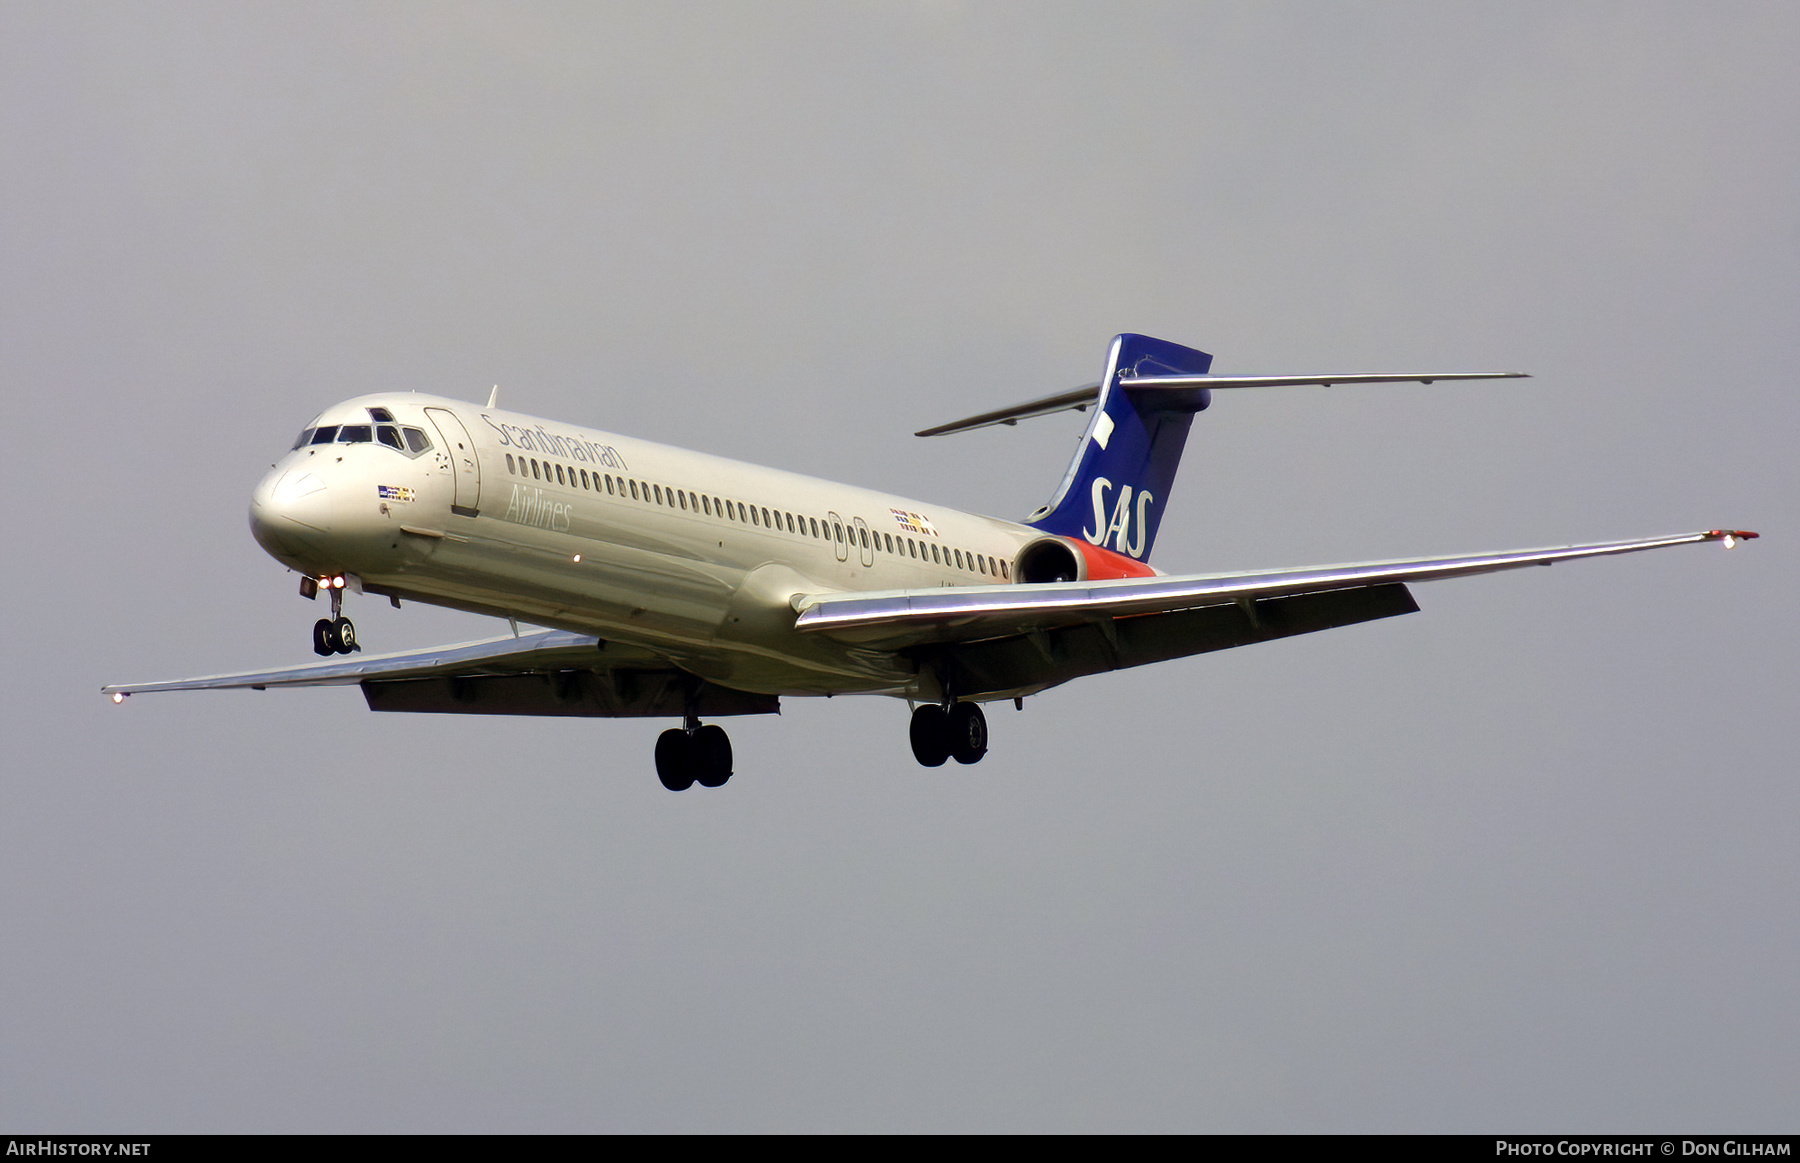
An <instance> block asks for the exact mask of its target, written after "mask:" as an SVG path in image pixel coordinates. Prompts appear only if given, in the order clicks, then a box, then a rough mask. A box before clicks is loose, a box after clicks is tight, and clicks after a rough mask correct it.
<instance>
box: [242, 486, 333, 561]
mask: <svg viewBox="0 0 1800 1163" xmlns="http://www.w3.org/2000/svg"><path fill="white" fill-rule="evenodd" d="M250 532H251V533H252V534H253V535H254V536H255V537H256V540H257V543H258V544H260V545H261V546H262V547H263V548H264V549H266V550H268V551H269V552H270V553H272V554H274V555H275V556H277V557H281V556H283V555H284V554H287V553H291V552H293V551H294V550H296V549H302V548H304V547H305V545H306V543H307V542H308V541H309V540H311V539H313V538H316V537H318V536H319V535H321V534H325V533H329V532H331V490H330V489H328V488H327V487H326V485H325V482H324V481H322V480H320V479H319V478H318V477H317V476H315V475H314V474H313V473H310V472H307V471H305V470H304V469H275V470H274V471H272V472H270V473H269V474H268V475H267V476H265V477H263V479H262V480H261V481H259V482H257V485H256V488H255V489H254V490H253V491H252V492H251V494H250Z"/></svg>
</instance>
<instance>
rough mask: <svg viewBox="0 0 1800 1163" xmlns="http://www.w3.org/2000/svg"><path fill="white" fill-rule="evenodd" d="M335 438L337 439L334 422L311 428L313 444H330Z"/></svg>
mask: <svg viewBox="0 0 1800 1163" xmlns="http://www.w3.org/2000/svg"><path fill="white" fill-rule="evenodd" d="M336 439H337V425H335V424H329V425H326V426H325V427H323V428H315V429H313V438H312V442H313V443H314V444H330V443H331V442H332V441H333V440H336Z"/></svg>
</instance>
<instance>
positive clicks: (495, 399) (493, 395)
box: [488, 384, 500, 408]
mask: <svg viewBox="0 0 1800 1163" xmlns="http://www.w3.org/2000/svg"><path fill="white" fill-rule="evenodd" d="M499 406H500V385H499V384H495V385H494V390H493V391H491V392H489V393H488V407H490V408H498V407H499Z"/></svg>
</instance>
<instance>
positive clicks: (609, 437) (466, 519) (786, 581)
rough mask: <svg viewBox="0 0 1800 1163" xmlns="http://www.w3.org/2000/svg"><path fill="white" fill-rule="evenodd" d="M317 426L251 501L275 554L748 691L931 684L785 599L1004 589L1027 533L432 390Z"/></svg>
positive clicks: (303, 568) (346, 406)
mask: <svg viewBox="0 0 1800 1163" xmlns="http://www.w3.org/2000/svg"><path fill="white" fill-rule="evenodd" d="M386 417H391V420H388V419H384V418H386ZM343 426H351V427H352V433H351V439H350V441H349V442H345V441H343V440H342V439H339V437H341V436H342V435H343V434H342V432H341V429H342V427H343ZM384 428H385V429H387V431H382V429H384ZM408 428H410V429H413V430H414V433H413V434H410V435H409V434H406V433H405V429H408ZM324 429H339V430H340V431H339V432H338V433H337V434H335V435H332V436H330V437H329V438H328V439H329V442H322V443H306V444H301V445H299V446H297V447H295V448H294V449H293V450H292V451H291V452H289V453H287V454H286V455H285V456H283V457H282V458H281V460H279V461H278V462H277V463H276V464H275V466H274V467H273V469H272V470H271V471H270V472H269V474H268V475H267V476H265V477H264V478H263V480H262V481H261V482H260V483H259V484H258V485H257V486H256V490H255V492H254V493H253V495H252V498H251V503H250V522H251V528H252V530H253V532H254V533H255V535H256V539H257V540H258V542H260V543H261V544H262V545H263V547H264V548H265V549H267V550H268V551H269V553H270V554H272V555H273V556H274V557H275V558H277V559H278V560H280V561H281V562H282V563H284V564H286V565H288V566H289V567H291V568H293V569H295V570H298V571H300V572H302V573H305V574H308V575H310V576H313V577H324V576H329V575H334V574H347V575H351V577H352V578H353V579H354V580H353V584H359V585H360V588H362V589H363V590H365V591H369V592H373V593H377V594H388V595H392V596H395V597H398V598H408V599H413V600H418V601H423V602H428V603H432V604H436V605H444V606H451V607H455V608H458V609H465V610H472V611H477V612H481V613H486V614H493V615H499V616H505V617H514V618H518V619H523V620H526V621H529V622H532V623H536V624H539V625H543V626H550V627H555V628H559V629H566V630H574V631H578V632H581V633H588V634H594V635H596V636H598V637H600V638H601V639H603V640H605V641H606V642H607V643H608V644H609V646H612V647H614V648H622V649H636V650H639V651H641V652H643V653H644V654H646V655H649V656H655V657H659V658H663V659H667V660H669V661H672V662H674V663H675V664H677V665H679V666H681V667H683V668H685V669H687V670H689V671H692V672H693V673H695V674H698V675H701V676H702V677H705V678H708V679H711V680H713V681H715V682H718V683H721V684H725V685H729V686H732V687H735V688H738V689H741V690H748V691H755V692H759V693H766V694H819V693H831V692H851V691H862V692H888V693H893V694H898V695H916V696H920V697H924V698H935V697H937V695H938V691H937V688H936V682H935V679H934V678H933V677H932V676H931V675H930V674H929V673H923V674H922V673H920V668H919V667H918V666H917V665H916V664H915V663H914V662H913V661H912V660H911V659H909V658H907V657H904V656H902V655H899V654H896V653H893V652H889V651H880V650H870V649H865V648H856V647H849V646H845V645H843V644H841V643H836V642H833V641H830V640H829V639H825V638H821V637H819V636H817V635H807V634H802V633H799V632H797V631H795V629H794V610H793V607H792V604H791V601H792V598H793V597H794V596H795V595H797V594H803V593H811V594H817V593H829V592H833V591H840V592H841V591H882V590H900V589H920V588H926V587H936V586H971V585H1004V584H1008V583H1009V582H1010V581H1011V580H1012V573H1013V569H1014V563H1015V562H1016V561H1017V559H1018V556H1019V554H1020V552H1021V550H1023V549H1024V548H1025V547H1026V546H1027V545H1029V544H1031V543H1033V542H1037V541H1042V540H1044V536H1045V535H1044V534H1043V533H1041V532H1039V531H1037V530H1034V529H1031V528H1029V527H1027V526H1024V525H1019V524H1016V523H1013V522H1009V521H1001V520H996V519H994V518H991V517H982V516H978V515H975V514H970V513H963V512H959V511H957V510H954V509H945V508H940V507H937V506H928V505H925V504H923V503H921V502H918V501H913V500H909V499H906V498H903V497H896V496H890V495H888V494H885V493H879V492H875V491H872V490H869V489H862V488H856V487H853V486H850V485H841V484H834V483H832V482H829V481H823V480H817V479H814V478H811V477H805V476H800V475H798V474H795V473H789V472H782V471H780V470H777V469H772V468H763V467H760V466H757V465H751V464H744V463H740V462H738V461H732V460H726V459H724V458H722V457H716V456H707V455H705V454H702V453H698V452H690V451H686V450H683V449H678V448H671V447H668V446H666V445H660V444H653V443H650V442H648V441H642V440H633V439H631V438H629V437H624V436H618V435H614V434H612V433H606V432H599V431H595V430H592V429H585V428H578V427H575V426H573V425H568V424H561V423H555V422H552V421H548V420H540V419H538V418H536V417H532V416H524V415H520V414H517V413H513V412H505V411H501V410H499V409H496V408H479V407H476V406H474V405H471V404H468V403H466V402H463V401H458V400H450V399H445V398H442V397H437V396H427V395H419V394H415V393H387V394H381V395H373V396H364V397H360V398H358V399H354V400H349V401H346V402H345V403H342V404H338V405H336V406H334V407H332V408H329V409H327V410H326V411H325V412H324V413H322V414H321V415H320V416H319V417H318V419H316V420H314V421H313V423H312V424H311V425H309V426H308V432H309V433H315V434H317V433H319V432H320V431H322V430H324ZM365 429H366V431H365ZM419 433H422V434H423V435H424V437H425V440H424V441H421V440H420V439H419V437H418V435H417V434H419ZM384 441H385V442H384ZM426 442H428V443H429V447H421V445H423V444H425V443H426Z"/></svg>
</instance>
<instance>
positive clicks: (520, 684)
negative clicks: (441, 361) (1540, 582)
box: [105, 335, 1756, 791]
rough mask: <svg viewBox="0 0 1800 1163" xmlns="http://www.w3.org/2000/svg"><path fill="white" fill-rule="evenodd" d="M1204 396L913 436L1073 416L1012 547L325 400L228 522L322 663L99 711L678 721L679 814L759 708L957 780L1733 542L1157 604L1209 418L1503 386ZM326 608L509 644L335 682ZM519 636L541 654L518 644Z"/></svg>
mask: <svg viewBox="0 0 1800 1163" xmlns="http://www.w3.org/2000/svg"><path fill="white" fill-rule="evenodd" d="M1211 369H1212V356H1210V355H1208V354H1207V353H1205V352H1203V351H1196V350H1194V349H1192V348H1188V347H1181V346H1178V345H1176V344H1173V343H1167V342H1164V341H1162V340H1157V339H1151V338H1149V337H1147V336H1142V335H1121V336H1118V337H1117V338H1116V339H1114V340H1113V344H1112V350H1111V353H1110V354H1109V355H1108V357H1107V364H1106V374H1105V376H1104V377H1103V378H1102V379H1101V380H1100V382H1098V383H1095V384H1088V385H1086V386H1085V387H1081V388H1076V389H1075V390H1073V391H1069V392H1063V393H1061V394H1058V395H1054V396H1048V397H1045V398H1043V399H1040V400H1034V401H1032V402H1030V403H1027V404H1020V405H1017V406H1015V407H1011V408H1003V409H1000V410H998V411H993V412H987V413H983V414H982V415H979V416H972V417H970V418H968V419H966V420H961V421H958V422H956V423H954V424H945V425H942V426H941V427H937V428H930V429H927V430H925V431H924V432H921V433H918V435H920V436H935V435H941V434H944V433H950V432H960V431H965V430H967V429H971V428H979V427H983V426H986V425H990V424H1016V423H1017V422H1018V421H1020V420H1022V419H1025V418H1027V417H1032V416H1042V415H1047V414H1049V413H1052V412H1059V411H1063V410H1066V409H1075V410H1080V411H1086V410H1088V409H1090V408H1091V409H1092V414H1091V415H1090V417H1089V419H1088V425H1087V431H1086V434H1085V435H1084V436H1083V438H1082V441H1081V445H1080V447H1079V448H1078V449H1077V451H1076V453H1075V459H1074V460H1073V462H1071V463H1070V465H1069V468H1068V471H1067V472H1066V473H1064V475H1063V479H1062V483H1061V484H1060V485H1058V486H1057V489H1056V492H1055V495H1054V496H1052V497H1051V498H1050V500H1049V502H1048V503H1047V504H1045V505H1044V506H1043V507H1042V508H1040V509H1038V510H1037V511H1036V512H1035V513H1032V514H1031V515H1030V516H1029V517H1026V518H1025V519H1024V520H1023V521H1005V520H1001V519H999V518H995V517H983V516H980V515H978V514H974V513H963V512H958V511H956V510H954V509H946V508H942V507H939V506H936V505H929V504H926V503H925V502H923V501H915V500H910V499H908V498H905V497H895V496H889V495H887V494H885V493H878V492H873V491H871V490H869V489H861V488H856V487H854V486H851V485H839V484H833V483H831V482H829V481H822V480H815V479H812V478H810V477H804V476H798V475H796V474H794V473H790V472H782V471H780V470H778V469H772V468H760V467H757V466H755V465H749V464H742V463H739V462H737V461H732V460H725V459H722V458H720V457H716V456H706V455H703V454H701V453H697V452H686V451H683V450H681V449H677V448H669V447H665V446H663V445H660V444H650V443H646V442H644V441H641V440H631V439H628V438H626V437H623V436H615V435H612V434H610V433H606V432H598V431H594V430H592V429H588V428H578V427H575V426H573V425H569V424H561V423H555V422H552V421H549V420H539V419H536V418H534V417H531V416H521V415H518V414H516V413H512V412H506V411H502V410H500V409H499V408H497V407H495V403H496V402H497V401H496V400H495V399H494V398H490V399H489V402H488V406H487V407H486V408H477V407H474V406H472V405H470V404H467V403H464V402H462V401H458V400H450V399H444V398H441V397H437V396H427V395H419V394H415V393H383V394H380V395H372V396H362V397H359V398H357V399H354V400H347V401H345V402H344V403H341V404H337V405H334V406H333V407H330V408H327V409H326V410H325V411H324V412H322V413H320V415H319V416H318V417H317V418H316V419H314V420H313V421H312V422H311V423H310V424H308V425H307V426H306V428H305V430H304V431H303V432H301V433H300V438H299V439H298V440H296V441H295V442H294V446H293V448H292V449H290V450H289V451H288V453H287V455H286V456H284V457H282V458H281V460H280V461H278V462H277V463H276V464H275V465H274V466H273V468H272V469H271V471H270V472H269V474H268V475H267V476H265V477H264V478H263V479H262V481H261V482H260V483H259V484H258V485H257V486H256V490H255V492H253V493H252V494H251V498H250V528H251V531H252V533H254V534H255V536H256V540H257V541H258V542H259V543H261V545H262V547H263V548H264V549H266V550H267V551H268V552H269V553H270V554H271V555H272V556H273V557H274V558H275V559H276V560H277V561H280V562H281V563H282V564H284V565H287V566H289V567H290V568H291V569H293V570H295V571H297V572H298V573H299V574H300V575H301V580H300V593H301V595H302V596H303V597H306V598H309V599H316V598H317V597H318V595H319V592H320V591H321V590H322V591H324V592H325V593H326V594H327V595H328V597H329V599H330V602H331V617H329V618H321V619H319V621H318V622H317V623H316V624H315V625H314V626H313V649H314V651H316V652H317V653H318V654H320V655H324V656H327V661H323V662H316V663H311V664H307V665H302V666H294V667H289V668H287V669H283V670H268V671H260V672H256V673H250V674H229V675H217V676H214V677H210V678H197V679H188V680H185V681H178V682H153V683H127V684H120V685H118V686H109V687H106V688H105V690H106V692H107V693H109V694H111V695H112V696H113V698H114V700H115V701H120V700H123V699H124V698H125V696H127V695H131V694H136V693H140V692H144V691H173V690H208V689H215V688H227V687H249V688H251V689H253V690H263V689H266V688H268V687H290V686H329V685H338V684H341V685H348V684H351V683H355V684H357V685H358V686H360V687H361V688H362V693H363V697H364V698H365V699H366V700H368V704H369V707H370V708H371V709H372V710H377V711H448V712H459V713H464V714H490V715H592V716H599V717H613V716H667V717H672V718H679V719H680V720H681V726H680V727H675V728H671V729H669V730H667V731H664V732H663V733H662V735H661V736H660V737H659V738H658V739H657V742H656V773H657V775H658V776H659V777H660V778H661V780H662V782H663V784H664V786H666V787H668V788H670V789H672V790H675V791H681V790H684V789H686V788H688V787H691V786H692V785H693V784H695V783H699V784H701V785H702V786H704V787H718V786H720V785H721V784H723V783H724V782H725V781H726V780H727V779H729V778H731V772H732V756H731V741H730V739H729V738H728V737H727V736H726V734H725V731H724V730H723V729H722V728H720V727H719V726H718V725H717V724H714V723H708V724H705V725H702V723H701V720H702V719H703V718H717V717H724V716H728V715H755V714H770V713H774V712H776V711H777V710H778V708H779V705H780V699H781V698H782V697H783V696H789V697H793V696H800V695H835V694H881V695H890V696H894V697H896V698H904V699H905V700H906V701H907V702H908V704H909V705H911V706H912V707H913V710H912V722H911V730H910V735H911V742H912V750H913V755H914V756H915V757H916V758H917V759H918V761H919V762H920V763H922V764H924V765H926V766H927V767H935V766H938V765H941V764H942V763H943V762H944V761H945V760H946V759H950V758H955V759H956V761H957V762H959V763H975V762H977V761H978V760H980V759H981V757H982V756H983V755H984V754H985V753H986V751H987V742H988V733H987V720H986V718H985V716H984V715H983V713H982V709H981V704H983V703H985V702H991V701H994V700H999V699H1011V700H1014V705H1015V706H1017V705H1022V704H1021V700H1023V699H1024V698H1025V697H1026V696H1027V695H1032V694H1036V693H1037V692H1039V691H1042V690H1046V689H1048V688H1050V687H1053V686H1056V685H1058V684H1060V683H1065V682H1068V681H1069V680H1070V679H1073V678H1079V677H1080V676H1082V675H1086V674H1094V673H1097V672H1100V671H1108V670H1117V669H1120V668H1122V667H1127V666H1141V665H1143V664H1145V663H1149V662H1161V661H1163V660H1165V659H1171V658H1180V657H1183V656H1185V655H1189V654H1201V653H1204V652H1206V651H1209V650H1223V649H1225V648H1226V647H1230V646H1244V645H1248V644H1250V643H1252V642H1266V641H1268V640H1269V639H1272V638H1283V637H1287V636H1289V635H1293V634H1306V633H1310V632H1311V631H1314V630H1325V629H1329V628H1330V627H1333V626H1347V625H1351V624H1353V623H1357V622H1367V621H1370V620H1373V619H1376V618H1387V617H1391V616H1393V615H1395V614H1410V613H1412V612H1414V611H1416V610H1417V609H1418V606H1417V605H1415V604H1414V602H1413V598H1412V595H1411V593H1409V592H1408V590H1407V585H1408V584H1409V583H1412V582H1421V581H1436V580H1439V579H1442V578H1453V577H1467V576H1470V575H1472V574H1479V573H1492V572H1494V571H1496V570H1504V569H1517V568H1519V567H1521V566H1528V565H1550V564H1553V563H1555V562H1559V561H1569V560H1572V559H1574V558H1578V557H1600V556H1605V555H1608V554H1615V553H1632V552H1635V551H1637V550H1640V549H1659V548H1661V547H1663V546H1667V545H1684V544H1688V543H1690V542H1702V541H1718V542H1721V543H1723V544H1724V545H1725V546H1726V547H1728V548H1729V547H1730V546H1732V545H1735V544H1736V543H1737V542H1739V541H1741V540H1744V539H1747V538H1751V537H1755V536H1756V534H1755V533H1749V532H1745V531H1742V530H1727V529H1709V530H1706V531H1704V532H1698V533H1683V534H1677V535H1674V536H1670V537H1652V538H1646V539H1643V540H1639V541H1611V542H1603V543H1597V544H1591V545H1569V546H1562V547H1559V548H1553V549H1527V550H1520V551H1516V552H1511V553H1485V554H1477V555H1473V556H1464V557H1436V558H1421V559H1415V560H1407V561H1377V562H1357V563H1353V564H1347V565H1327V566H1316V567H1311V568H1305V569H1280V570H1264V571H1256V572H1251V573H1230V574H1165V573H1163V572H1161V571H1160V570H1156V569H1152V568H1151V566H1150V553H1151V550H1152V549H1153V548H1154V547H1155V545H1156V530H1157V526H1158V524H1159V523H1160V522H1161V519H1162V513H1163V506H1164V505H1165V504H1167V502H1168V499H1169V490H1170V487H1171V486H1172V485H1173V484H1174V481H1175V469H1176V466H1177V464H1178V463H1179V461H1180V459H1181V450H1182V446H1183V445H1184V444H1186V442H1187V435H1188V426H1189V425H1190V424H1191V423H1192V422H1193V418H1194V415H1195V413H1197V412H1201V411H1204V410H1205V409H1206V407H1207V406H1208V404H1209V403H1210V402H1211V400H1212V393H1213V392H1214V391H1217V390H1219V389H1224V388H1261V387H1280V386H1285V385H1296V384H1323V385H1327V386H1329V385H1332V384H1356V383H1401V382H1408V381H1415V380H1416V381H1418V382H1421V383H1427V384H1428V383H1431V382H1432V381H1434V380H1477V379H1504V378H1514V377H1516V376H1517V375H1518V374H1519V373H1515V372H1457V373H1445V374H1423V373H1422V374H1412V375H1365V374H1355V375H1293V376H1215V375H1211V374H1209V373H1210V372H1211ZM496 395H497V393H496ZM346 589H348V590H350V591H351V592H352V593H361V594H377V595H383V596H386V597H388V598H389V599H390V600H391V601H392V602H393V603H394V604H395V605H396V606H398V605H399V604H400V602H401V600H402V599H405V600H408V601H418V602H427V603H431V604H433V605H439V606H450V607H453V608H455V609H458V610H468V611H471V612H474V613H479V614H489V615H493V616H495V617H500V618H505V619H508V620H509V621H510V622H511V625H512V633H511V634H508V635H505V636H502V637H498V638H490V639H486V640H483V641H479V642H468V643H463V644H461V645H456V646H445V647H441V648H438V649H435V650H422V651H413V652H408V653H401V654H386V655H372V656H362V657H346V658H341V659H340V658H334V657H331V656H334V655H344V656H351V655H357V654H358V653H359V652H360V650H361V646H360V644H359V643H358V642H357V638H356V630H355V628H354V626H352V624H351V622H350V620H349V619H348V618H347V617H345V616H344V613H343V599H344V591H345V590H346ZM521 620H523V621H526V622H528V623H531V624H533V625H534V626H545V627H550V629H547V630H537V631H534V632H531V633H524V634H521V633H520V632H519V628H518V624H519V622H520V621H521Z"/></svg>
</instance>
